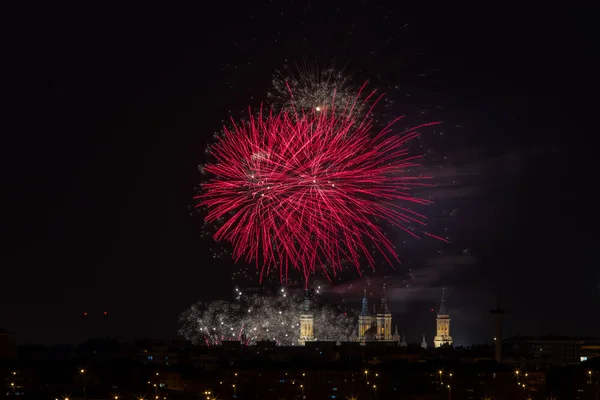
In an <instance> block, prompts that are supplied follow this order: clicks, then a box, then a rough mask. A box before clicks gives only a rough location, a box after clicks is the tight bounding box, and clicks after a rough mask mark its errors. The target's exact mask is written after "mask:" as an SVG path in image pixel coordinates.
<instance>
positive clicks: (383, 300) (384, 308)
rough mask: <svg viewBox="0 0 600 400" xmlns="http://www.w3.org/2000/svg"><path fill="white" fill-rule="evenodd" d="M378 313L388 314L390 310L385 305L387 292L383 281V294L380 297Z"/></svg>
mask: <svg viewBox="0 0 600 400" xmlns="http://www.w3.org/2000/svg"><path fill="white" fill-rule="evenodd" d="M380 311H381V312H380V314H390V310H389V309H388V306H387V293H386V291H385V283H384V284H383V296H382V297H381V310H380Z"/></svg>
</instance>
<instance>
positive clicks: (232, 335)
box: [179, 289, 357, 346]
mask: <svg viewBox="0 0 600 400" xmlns="http://www.w3.org/2000/svg"><path fill="white" fill-rule="evenodd" d="M301 313H302V301H301V299H298V298H294V296H292V295H288V294H287V293H286V291H285V290H284V289H282V290H281V292H280V293H279V295H277V296H260V295H256V294H255V295H250V296H245V295H243V294H242V292H241V290H237V289H236V300H235V301H233V302H228V301H213V302H208V303H201V302H199V303H196V304H194V305H192V306H191V307H190V308H189V309H187V310H186V311H184V312H183V313H182V314H181V317H180V322H181V329H180V331H179V332H180V334H181V335H182V336H183V337H185V338H186V339H187V340H190V341H192V342H193V343H195V344H199V345H207V346H215V345H220V344H222V343H223V342H225V341H237V342H241V343H243V344H246V345H251V344H255V343H256V342H257V341H261V340H269V341H274V342H276V343H277V344H278V345H280V346H294V345H298V339H299V335H300V314H301ZM311 313H312V314H313V317H314V329H315V337H316V339H318V340H326V341H340V342H341V341H348V340H351V339H352V338H354V337H355V336H356V321H357V320H356V318H355V317H354V316H353V315H348V314H347V313H344V312H341V311H338V310H337V309H335V308H332V307H327V306H316V307H315V306H313V307H312V309H311Z"/></svg>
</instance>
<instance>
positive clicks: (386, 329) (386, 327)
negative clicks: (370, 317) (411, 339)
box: [376, 285, 393, 341]
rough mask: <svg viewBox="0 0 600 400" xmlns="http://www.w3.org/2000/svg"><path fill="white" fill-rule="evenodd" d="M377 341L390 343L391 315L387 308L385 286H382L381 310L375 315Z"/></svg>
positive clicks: (391, 338)
mask: <svg viewBox="0 0 600 400" xmlns="http://www.w3.org/2000/svg"><path fill="white" fill-rule="evenodd" d="M376 338H377V340H385V341H392V340H393V336H392V313H391V312H390V310H389V309H388V306H387V297H386V293H385V285H383V297H382V298H381V308H380V310H379V312H378V313H377V335H376Z"/></svg>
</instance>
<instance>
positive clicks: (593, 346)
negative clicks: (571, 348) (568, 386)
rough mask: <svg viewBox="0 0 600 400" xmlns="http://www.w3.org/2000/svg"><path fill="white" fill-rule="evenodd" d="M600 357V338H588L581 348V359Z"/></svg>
mask: <svg viewBox="0 0 600 400" xmlns="http://www.w3.org/2000/svg"><path fill="white" fill-rule="evenodd" d="M596 357H600V340H586V341H585V342H584V343H582V344H581V346H580V349H579V359H580V360H581V361H588V360H591V359H592V358H596Z"/></svg>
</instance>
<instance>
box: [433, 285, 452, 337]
mask: <svg viewBox="0 0 600 400" xmlns="http://www.w3.org/2000/svg"><path fill="white" fill-rule="evenodd" d="M433 343H434V346H435V347H436V348H437V347H441V346H442V345H445V344H448V345H450V346H452V336H450V314H449V313H448V307H447V306H446V289H445V288H442V300H441V302H440V310H439V311H438V314H437V318H436V335H435V338H434V339H433Z"/></svg>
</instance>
